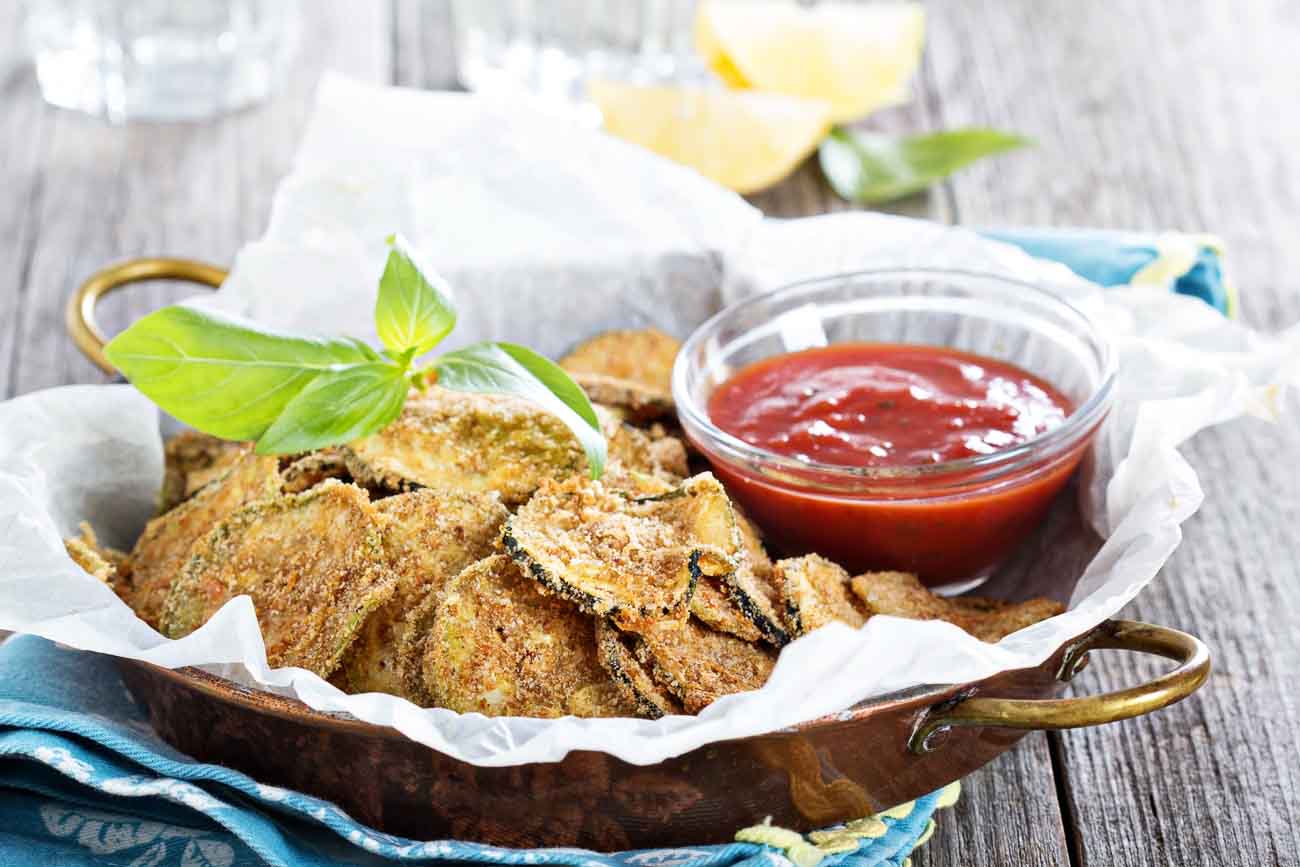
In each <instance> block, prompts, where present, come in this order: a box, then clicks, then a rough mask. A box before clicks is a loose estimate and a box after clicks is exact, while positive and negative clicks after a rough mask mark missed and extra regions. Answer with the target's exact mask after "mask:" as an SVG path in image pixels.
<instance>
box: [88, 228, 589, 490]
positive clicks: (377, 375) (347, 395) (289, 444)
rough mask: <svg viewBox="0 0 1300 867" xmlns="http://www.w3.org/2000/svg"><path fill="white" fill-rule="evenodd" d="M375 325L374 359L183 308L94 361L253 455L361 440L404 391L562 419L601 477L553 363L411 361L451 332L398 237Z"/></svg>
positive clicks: (581, 399)
mask: <svg viewBox="0 0 1300 867" xmlns="http://www.w3.org/2000/svg"><path fill="white" fill-rule="evenodd" d="M389 247H390V249H389V253H388V261H387V262H386V263H385V266H384V273H383V276H382V277H380V280H379V297H378V299H377V300H376V302H375V327H376V330H377V331H378V333H379V338H380V340H381V341H382V342H383V344H384V351H383V352H382V353H380V352H376V351H375V350H374V349H372V348H371V347H370V346H368V345H366V344H365V343H363V342H361V341H360V340H355V339H352V338H318V337H310V336H305V335H298V334H287V333H283V332H278V331H273V330H270V329H266V328H263V327H261V326H259V325H257V324H255V323H253V322H248V321H245V320H240V319H235V318H232V317H227V316H223V315H219V314H215V313H210V312H206V311H203V310H198V309H194V308H191V307H182V306H174V307H164V308H163V309H161V310H157V311H155V312H153V313H151V314H149V315H148V316H145V317H144V318H142V319H140V320H138V321H137V322H136V323H135V324H134V325H132V326H131V327H130V328H128V329H126V330H125V331H123V332H122V333H121V334H119V335H118V336H117V337H115V338H114V339H113V340H112V341H111V342H109V344H108V346H106V347H105V348H104V353H105V354H106V355H107V356H108V358H109V360H110V361H112V362H113V364H114V365H115V366H116V367H117V369H118V370H120V371H121V372H122V374H123V375H124V376H125V377H126V378H127V379H129V380H130V381H131V383H132V384H134V385H135V387H136V388H138V389H140V391H141V392H143V393H144V394H145V395H146V396H147V397H148V398H149V399H150V400H152V401H153V402H154V403H156V404H158V406H160V407H161V408H162V409H163V410H165V411H166V412H168V413H170V414H171V415H173V416H175V417H176V418H178V419H180V420H181V421H183V422H185V423H186V424H188V425H191V426H192V427H195V428H197V429H198V430H201V431H204V432H206V433H210V434H212V435H213V436H218V437H221V438H223V439H232V440H255V441H256V442H257V451H258V453H260V454H294V453H297V452H305V451H310V450H312V449H319V448H324V447H326V446H331V445H338V444H341V443H347V442H351V441H352V440H356V439H360V438H361V437H364V436H367V435H369V434H372V433H374V432H375V431H377V430H380V429H381V428H383V427H384V426H385V425H387V424H388V423H389V422H391V421H392V420H393V419H395V418H397V416H398V414H399V413H400V412H401V411H402V406H403V404H405V402H406V398H407V395H408V394H409V392H410V389H412V388H415V389H417V390H423V389H425V388H427V387H428V386H429V384H430V383H431V382H436V383H437V384H438V385H440V386H442V387H444V388H448V389H452V390H455V391H466V392H479V393H486V394H513V395H518V396H520V397H523V398H526V399H528V400H530V401H533V402H534V403H536V404H538V405H539V406H541V407H542V408H543V409H545V410H546V411H547V412H550V413H552V414H554V415H555V416H557V417H558V418H560V420H562V421H563V422H564V424H565V425H566V426H567V427H568V428H569V429H570V430H571V431H573V433H574V435H575V436H576V437H577V438H578V442H579V443H581V445H582V448H583V451H584V452H585V453H586V456H587V465H588V467H589V469H590V471H591V475H592V478H599V477H600V475H601V473H602V472H603V471H604V468H605V458H606V446H605V437H604V434H603V433H602V432H601V429H600V422H599V420H598V419H597V418H596V412H595V410H594V409H593V408H592V406H591V401H590V400H588V399H587V396H586V394H584V393H583V391H582V389H581V388H579V387H578V385H577V384H576V383H575V382H574V381H573V380H572V379H570V378H569V375H568V374H567V373H565V372H564V371H563V370H562V369H561V368H560V367H559V366H558V365H556V364H555V363H554V362H552V361H550V360H549V359H547V358H545V357H543V356H541V355H538V354H537V353H536V352H533V351H532V350H531V349H528V348H526V347H523V346H519V345H517V344H513V343H490V342H484V343H476V344H473V345H471V346H467V347H465V348H464V349H458V350H456V351H454V352H448V353H445V354H443V355H441V356H438V357H436V358H434V359H433V360H431V361H428V362H426V363H424V364H421V365H417V364H416V359H418V358H419V357H420V356H422V355H424V354H425V353H427V352H428V351H429V350H430V349H432V348H433V347H434V346H436V345H437V344H438V343H439V342H441V341H442V339H443V338H445V337H446V336H447V335H448V334H449V333H451V330H452V328H454V327H455V325H456V306H455V302H454V300H453V296H452V292H451V290H450V288H449V287H448V286H447V284H446V283H445V282H444V281H443V280H442V278H441V277H439V276H438V274H437V273H436V272H435V271H433V270H432V269H431V268H429V267H428V266H427V265H424V264H423V263H421V262H420V261H419V258H418V255H417V254H416V252H415V251H414V250H412V249H411V247H410V246H409V245H408V244H407V243H406V242H405V241H404V240H403V239H402V238H401V237H399V236H394V237H391V238H389Z"/></svg>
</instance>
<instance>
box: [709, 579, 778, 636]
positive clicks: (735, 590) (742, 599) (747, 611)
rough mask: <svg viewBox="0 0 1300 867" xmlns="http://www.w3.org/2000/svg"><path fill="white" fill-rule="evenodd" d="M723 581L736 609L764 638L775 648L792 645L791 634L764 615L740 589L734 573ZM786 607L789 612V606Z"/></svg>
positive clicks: (756, 604)
mask: <svg viewBox="0 0 1300 867" xmlns="http://www.w3.org/2000/svg"><path fill="white" fill-rule="evenodd" d="M723 580H724V581H725V582H726V584H727V591H728V593H727V595H728V596H730V597H731V601H732V602H734V603H736V607H737V608H739V609H740V613H741V614H743V615H744V616H745V619H746V620H748V621H749V622H750V623H752V624H754V626H755V627H757V629H758V631H759V632H761V633H763V637H764V638H766V639H767V640H768V642H769V643H770V644H772V645H774V646H775V647H785V646H786V645H787V644H789V643H790V633H788V632H786V631H785V629H783V628H782V627H781V625H780V624H778V623H776V622H774V621H773V620H772V619H771V618H770V617H768V616H767V615H766V614H764V613H763V612H762V610H761V609H760V608H759V607H758V603H756V602H755V601H754V600H753V598H752V597H751V596H750V595H749V594H748V593H746V592H745V591H744V590H742V589H740V586H739V585H738V584H736V582H735V574H734V573H733V574H731V575H728V576H726V577H725V578H724V579H723ZM786 607H787V610H788V608H789V606H788V604H787V606H786Z"/></svg>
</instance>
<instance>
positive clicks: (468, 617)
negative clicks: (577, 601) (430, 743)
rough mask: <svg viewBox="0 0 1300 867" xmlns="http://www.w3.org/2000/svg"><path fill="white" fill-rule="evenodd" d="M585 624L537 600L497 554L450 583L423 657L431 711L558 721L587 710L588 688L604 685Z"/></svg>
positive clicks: (572, 612)
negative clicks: (438, 708) (432, 705)
mask: <svg viewBox="0 0 1300 867" xmlns="http://www.w3.org/2000/svg"><path fill="white" fill-rule="evenodd" d="M593 628H594V626H593V623H592V620H591V618H589V617H587V616H585V615H583V614H582V613H581V612H579V611H578V610H577V609H575V608H574V607H573V606H572V605H570V604H569V603H567V602H566V601H564V600H563V599H559V598H557V597H555V596H551V595H548V594H545V593H543V592H542V589H541V588H539V587H538V586H537V584H536V583H535V582H533V581H530V580H528V579H527V578H525V577H524V576H523V575H522V574H521V573H520V572H519V567H518V566H516V565H515V563H514V561H513V560H511V559H510V558H509V557H506V556H504V555H501V554H496V555H493V556H491V557H487V558H485V559H483V560H480V561H478V562H477V563H475V564H474V565H472V566H470V567H469V568H467V569H465V570H464V571H463V572H461V573H460V574H459V575H457V576H456V577H455V578H453V579H452V581H451V582H450V583H449V584H448V585H447V588H446V592H445V593H444V594H443V598H442V602H441V603H440V604H439V605H438V613H437V616H436V617H435V618H434V622H433V630H432V632H431V633H430V634H429V638H428V646H427V652H426V654H425V657H424V661H423V667H424V681H425V685H426V687H427V688H428V690H429V693H430V695H431V696H432V697H433V701H434V703H435V704H437V705H438V706H441V707H445V708H449V709H451V710H454V711H457V712H459V713H482V714H485V715H487V716H531V717H559V716H564V715H566V714H569V713H572V712H573V711H574V708H579V709H582V710H587V711H590V710H593V708H592V703H591V697H592V695H593V693H592V691H591V688H592V687H593V685H599V684H603V683H606V682H607V681H608V680H609V678H608V676H607V675H606V674H605V671H604V669H602V668H601V667H600V664H599V662H598V661H597V658H596V645H595V641H594V637H593V632H592V630H593Z"/></svg>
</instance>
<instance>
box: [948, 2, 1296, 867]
mask: <svg viewBox="0 0 1300 867" xmlns="http://www.w3.org/2000/svg"><path fill="white" fill-rule="evenodd" d="M931 21H932V30H931V33H932V41H931V45H930V57H931V61H932V66H933V74H934V76H935V93H936V94H937V95H938V99H939V106H938V111H939V115H940V119H941V122H942V123H943V124H944V125H947V126H954V125H958V124H965V123H984V124H990V125H995V126H1002V127H1007V128H1010V129H1014V130H1017V131H1021V132H1025V133H1028V134H1030V135H1034V136H1036V137H1037V138H1038V140H1039V146H1038V147H1037V148H1036V149H1035V150H1034V151H1033V152H1030V153H1024V154H1019V155H1016V156H1014V157H1010V158H1007V159H1003V160H997V161H993V162H989V163H986V164H983V165H980V166H977V167H975V168H973V169H971V170H970V171H967V172H964V173H963V174H961V175H960V176H958V177H957V178H956V179H955V180H954V181H953V184H952V189H953V194H954V205H955V209H956V214H957V218H958V219H959V220H960V221H961V222H963V223H968V224H974V225H989V224H1044V225H1095V226H1105V227H1113V228H1137V229H1160V228H1169V227H1177V228H1183V229H1187V230H1209V231H1214V232H1216V233H1218V234H1220V235H1221V236H1222V237H1223V238H1224V239H1225V240H1226V242H1227V244H1228V247H1229V251H1230V252H1229V255H1230V263H1231V265H1232V266H1233V270H1234V271H1235V273H1236V275H1237V277H1238V282H1239V283H1240V285H1241V286H1242V289H1243V305H1242V306H1243V314H1244V318H1245V320H1246V321H1247V322H1248V323H1250V324H1252V325H1254V326H1256V327H1261V328H1265V329H1268V328H1276V327H1280V326H1283V325H1286V324H1289V323H1292V322H1295V321H1296V320H1297V319H1300V248H1297V247H1296V245H1295V244H1294V243H1291V242H1290V240H1289V239H1293V238H1295V237H1297V235H1300V195H1298V194H1297V191H1298V190H1300V160H1297V159H1296V157H1295V149H1296V145H1297V144H1300V112H1297V110H1296V104H1295V100H1294V96H1295V92H1296V89H1295V88H1296V82H1297V81H1300V53H1298V52H1296V50H1295V46H1296V45H1298V44H1300V9H1298V8H1297V7H1296V6H1295V4H1294V3H1289V2H1272V3H1270V2H1260V3H1250V4H1219V3H1215V2H1213V0H1204V2H1189V3H1180V4H1176V5H1173V4H1165V3H1150V2H1145V0H1131V2H1130V0H1115V2H1106V3H1071V2H1059V0H1052V2H1039V0H1011V2H1008V0H995V2H983V0H964V2H950V3H944V4H941V5H938V6H937V7H936V8H934V10H933V14H932V16H931ZM1292 418H1294V416H1292ZM1183 451H1184V453H1185V454H1186V455H1187V456H1188V458H1189V459H1190V460H1191V461H1192V463H1193V465H1194V466H1195V467H1197V469H1198V472H1199V473H1200V476H1201V479H1202V484H1203V486H1204V489H1205V494H1206V502H1205V505H1204V506H1203V508H1202V509H1201V511H1200V513H1199V514H1197V515H1196V516H1194V517H1193V518H1192V519H1191V520H1190V521H1189V522H1188V523H1187V525H1186V526H1185V541H1184V543H1183V545H1182V547H1181V548H1180V549H1179V550H1178V552H1177V553H1176V554H1175V556H1174V557H1173V559H1172V560H1171V561H1170V563H1169V564H1168V565H1167V566H1166V567H1165V569H1164V571H1163V574H1162V575H1161V576H1160V577H1159V578H1158V579H1157V581H1156V582H1155V584H1154V585H1153V586H1152V587H1151V588H1149V589H1148V590H1147V591H1145V592H1144V594H1143V595H1142V597H1141V598H1140V599H1139V600H1138V601H1137V602H1136V603H1134V604H1133V605H1132V606H1130V607H1129V609H1128V610H1126V611H1125V612H1124V615H1126V616H1130V617H1135V618H1138V619H1144V620H1150V621H1152V622H1155V623H1162V624H1167V625H1170V626H1175V627H1179V628H1182V629H1185V630H1188V631H1190V632H1192V633H1194V634H1197V635H1199V636H1201V637H1202V638H1203V639H1205V641H1207V642H1208V643H1209V645H1210V647H1211V649H1212V651H1213V652H1214V654H1215V666H1216V668H1215V673H1214V675H1213V676H1212V678H1211V680H1210V682H1209V683H1208V684H1207V686H1206V687H1205V688H1204V689H1203V690H1202V691H1201V693H1200V694H1199V695H1198V696H1196V697H1194V698H1192V699H1191V700H1189V701H1187V702H1185V703H1184V704H1182V705H1179V706H1176V707H1174V708H1171V709H1169V710H1166V711H1164V712H1161V713H1158V714H1154V715H1152V716H1150V717H1147V718H1143V719H1139V720H1134V721H1130V722H1126V723H1121V724H1116V725H1111V726H1107V727H1104V728H1099V729H1092V730H1083V731H1077V732H1068V733H1063V734H1060V735H1052V736H1050V737H1051V743H1052V744H1053V747H1054V751H1055V752H1056V755H1057V759H1058V763H1059V765H1060V767H1059V772H1060V777H1061V779H1060V781H1059V782H1060V783H1061V786H1062V790H1063V794H1064V795H1065V797H1064V809H1065V814H1066V818H1067V822H1068V824H1069V831H1070V834H1071V835H1072V841H1071V842H1072V846H1073V848H1074V850H1075V851H1076V853H1077V860H1078V862H1079V863H1080V864H1083V865H1106V867H1122V865H1164V864H1175V865H1180V867H1182V865H1207V867H1208V865H1222V864H1295V863H1300V841H1298V836H1297V831H1296V828H1295V825H1294V822H1293V819H1292V818H1291V817H1294V816H1295V815H1296V814H1297V808H1300V800H1298V799H1300V761H1297V760H1296V757H1295V752H1294V748H1293V744H1294V742H1295V737H1296V733H1297V731H1300V727H1298V723H1300V719H1298V717H1297V707H1296V705H1297V700H1296V698H1295V695H1294V687H1293V684H1294V678H1295V675H1294V672H1295V671H1296V670H1297V666H1300V634H1298V632H1297V630H1296V628H1295V625H1294V614H1293V612H1294V611H1295V610H1296V604H1297V602H1300V547H1298V545H1297V539H1296V535H1295V524H1296V519H1297V517H1300V470H1297V467H1300V427H1297V426H1296V425H1295V424H1294V422H1291V423H1289V424H1287V425H1286V426H1270V425H1267V424H1264V423H1260V422H1239V423H1237V424H1234V425H1230V426H1228V427H1225V428H1220V429H1216V430H1213V431H1210V432H1207V433H1204V434H1201V435H1200V436H1198V437H1197V438H1195V439H1194V440H1193V441H1192V442H1191V443H1189V444H1188V445H1187V446H1186V447H1185V448H1184V450H1183ZM1159 668H1160V667H1159V665H1158V664H1155V663H1153V662H1151V661H1150V660H1146V659H1142V658H1126V656H1125V655H1122V654H1110V655H1098V656H1097V658H1096V659H1095V660H1094V665H1093V666H1092V668H1091V669H1090V673H1088V674H1085V675H1083V676H1082V677H1081V678H1080V679H1079V680H1078V681H1077V684H1076V689H1079V690H1083V691H1088V692H1092V691H1095V690H1102V689H1114V688H1118V687H1121V686H1126V685H1130V684H1133V683H1137V682H1140V681H1141V680H1143V679H1147V678H1149V677H1150V676H1151V675H1152V674H1153V673H1154V672H1156V671H1158V670H1159Z"/></svg>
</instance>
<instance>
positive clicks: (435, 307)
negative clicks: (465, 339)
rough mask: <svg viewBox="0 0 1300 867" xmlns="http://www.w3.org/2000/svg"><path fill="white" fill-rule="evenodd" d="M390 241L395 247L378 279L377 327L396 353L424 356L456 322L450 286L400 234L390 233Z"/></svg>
mask: <svg viewBox="0 0 1300 867" xmlns="http://www.w3.org/2000/svg"><path fill="white" fill-rule="evenodd" d="M388 243H389V244H390V245H391V246H392V249H391V250H389V251H388V261H387V263H385V265H384V273H383V276H382V277H380V278H379V297H378V298H377V299H376V300H375V328H376V329H377V330H378V331H379V339H380V340H382V341H383V342H384V346H385V347H387V348H388V351H389V352H390V353H392V354H393V355H395V356H396V355H402V354H404V353H409V355H408V357H414V356H417V355H423V354H424V353H426V352H428V351H429V350H430V349H432V348H433V347H434V346H435V345H437V343H438V341H440V340H442V339H443V338H444V337H446V336H447V335H448V334H449V333H450V332H451V329H452V328H454V327H455V325H456V304H455V301H454V300H453V297H452V292H451V287H450V286H448V285H447V282H446V281H445V280H443V279H442V278H441V277H440V276H438V272H436V271H434V270H433V269H432V268H431V267H429V266H428V265H426V264H425V263H423V262H421V261H420V258H419V254H418V253H417V252H416V250H415V249H414V248H412V247H411V245H410V244H408V243H407V242H406V239H404V238H403V237H402V236H401V235H393V236H390V237H389V239H388Z"/></svg>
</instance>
